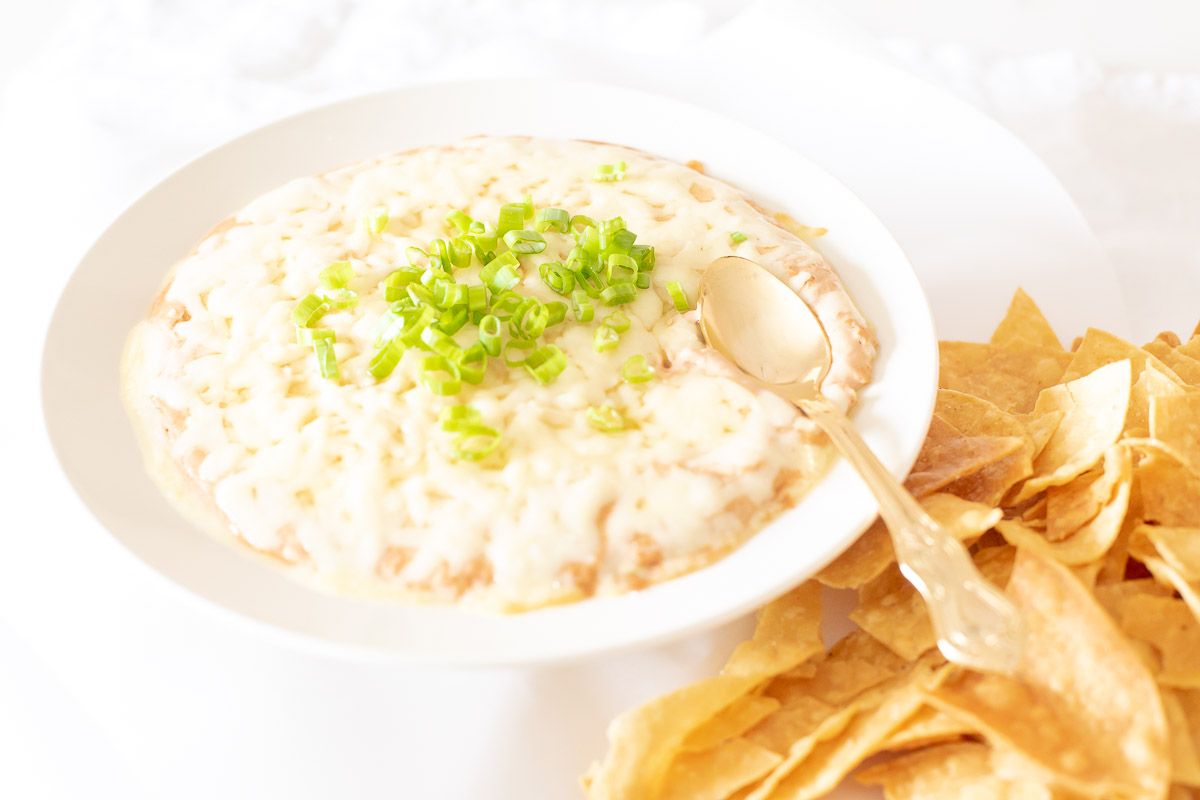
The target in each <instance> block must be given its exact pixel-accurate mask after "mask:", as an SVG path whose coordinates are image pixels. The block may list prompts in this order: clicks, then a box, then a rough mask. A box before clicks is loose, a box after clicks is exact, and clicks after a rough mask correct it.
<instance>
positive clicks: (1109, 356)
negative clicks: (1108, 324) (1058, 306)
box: [1062, 328, 1182, 386]
mask: <svg viewBox="0 0 1200 800" xmlns="http://www.w3.org/2000/svg"><path fill="white" fill-rule="evenodd" d="M1118 361H1129V362H1130V371H1129V385H1130V386H1132V385H1133V382H1134V381H1135V380H1137V378H1138V376H1139V375H1141V374H1142V370H1144V369H1145V368H1146V365H1147V364H1152V365H1154V366H1155V367H1157V368H1158V369H1159V370H1160V371H1161V372H1163V373H1165V374H1167V375H1169V376H1170V377H1171V378H1173V379H1176V380H1178V376H1176V375H1175V373H1173V372H1172V371H1171V369H1170V368H1169V367H1168V366H1167V365H1166V364H1164V363H1162V362H1161V361H1159V360H1158V359H1157V358H1155V357H1154V356H1152V355H1150V354H1149V353H1147V352H1146V351H1145V350H1143V349H1142V348H1140V347H1138V346H1137V345H1133V344H1130V343H1129V342H1127V341H1125V340H1124V339H1122V338H1120V337H1119V336H1113V335H1112V334H1111V333H1108V332H1107V331H1102V330H1097V329H1096V328H1088V329H1087V332H1086V333H1084V335H1083V341H1082V342H1081V343H1080V344H1079V349H1078V350H1076V351H1075V354H1074V356H1073V357H1072V358H1071V363H1070V364H1069V365H1068V366H1067V370H1066V372H1064V373H1063V376H1062V382H1063V383H1067V382H1069V381H1073V380H1076V379H1078V378H1082V377H1083V376H1084V375H1090V374H1091V373H1093V372H1095V371H1096V370H1098V369H1100V368H1101V367H1103V366H1107V365H1109V364H1115V363H1116V362H1118ZM1180 383H1182V382H1181V381H1180Z"/></svg>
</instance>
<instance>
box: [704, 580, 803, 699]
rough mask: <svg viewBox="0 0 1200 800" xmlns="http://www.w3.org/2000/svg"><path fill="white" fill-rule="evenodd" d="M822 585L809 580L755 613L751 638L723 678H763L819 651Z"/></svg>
mask: <svg viewBox="0 0 1200 800" xmlns="http://www.w3.org/2000/svg"><path fill="white" fill-rule="evenodd" d="M824 649H825V646H824V645H823V644H822V643H821V586H820V584H818V583H817V582H816V581H808V582H806V583H803V584H801V585H800V586H797V587H796V588H795V589H793V590H791V591H790V592H788V593H787V594H785V595H783V596H782V597H780V598H779V599H777V600H775V601H774V602H771V603H768V604H767V605H765V606H763V607H762V608H761V609H760V610H759V612H758V622H757V624H756V625H755V628H754V636H753V637H752V638H751V639H749V640H748V641H745V642H742V643H741V644H739V645H738V646H737V647H736V648H734V651H733V654H732V655H731V656H729V661H728V662H727V663H726V664H725V669H723V670H722V671H721V674H722V675H730V676H749V677H751V678H757V679H762V678H765V677H768V676H771V675H778V674H779V673H780V672H783V671H785V670H789V669H791V668H792V667H794V666H796V665H797V664H799V663H801V662H802V661H806V660H807V659H809V658H810V657H812V656H814V655H816V654H817V653H820V652H822V651H823V650H824Z"/></svg>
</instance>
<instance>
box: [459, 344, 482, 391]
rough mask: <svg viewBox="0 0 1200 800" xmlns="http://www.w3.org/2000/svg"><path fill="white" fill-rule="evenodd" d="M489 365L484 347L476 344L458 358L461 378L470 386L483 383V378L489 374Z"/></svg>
mask: <svg viewBox="0 0 1200 800" xmlns="http://www.w3.org/2000/svg"><path fill="white" fill-rule="evenodd" d="M487 364H488V355H487V351H485V350H484V349H483V345H481V344H479V343H478V342H476V343H475V344H473V345H471V346H470V347H468V348H467V349H466V350H463V351H462V352H461V353H460V355H459V358H458V373H459V376H460V377H461V378H462V379H463V380H464V381H466V382H467V383H470V384H476V385H477V384H480V383H483V377H484V375H486V374H487Z"/></svg>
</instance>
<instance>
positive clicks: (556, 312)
mask: <svg viewBox="0 0 1200 800" xmlns="http://www.w3.org/2000/svg"><path fill="white" fill-rule="evenodd" d="M544 305H545V307H546V310H547V311H548V312H549V313H550V319H548V320H546V327H547V328H552V327H554V326H555V325H557V324H559V323H560V322H562V321H563V320H565V319H566V318H567V304H566V303H563V302H561V301H559V300H552V301H550V302H549V303H544Z"/></svg>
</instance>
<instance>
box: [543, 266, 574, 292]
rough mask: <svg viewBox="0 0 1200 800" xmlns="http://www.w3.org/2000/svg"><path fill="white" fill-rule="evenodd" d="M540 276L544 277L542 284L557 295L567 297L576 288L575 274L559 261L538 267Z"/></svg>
mask: <svg viewBox="0 0 1200 800" xmlns="http://www.w3.org/2000/svg"><path fill="white" fill-rule="evenodd" d="M538 274H539V275H541V276H542V283H544V284H546V286H547V287H549V289H550V291H552V292H554V293H555V294H561V295H563V296H564V297H565V296H566V295H569V294H570V293H571V290H573V289H574V288H575V274H574V273H573V272H571V270H569V269H567V268H566V267H564V266H563V265H562V264H560V263H559V262H557V261H547V262H545V263H543V264H542V265H541V266H540V267H538Z"/></svg>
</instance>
